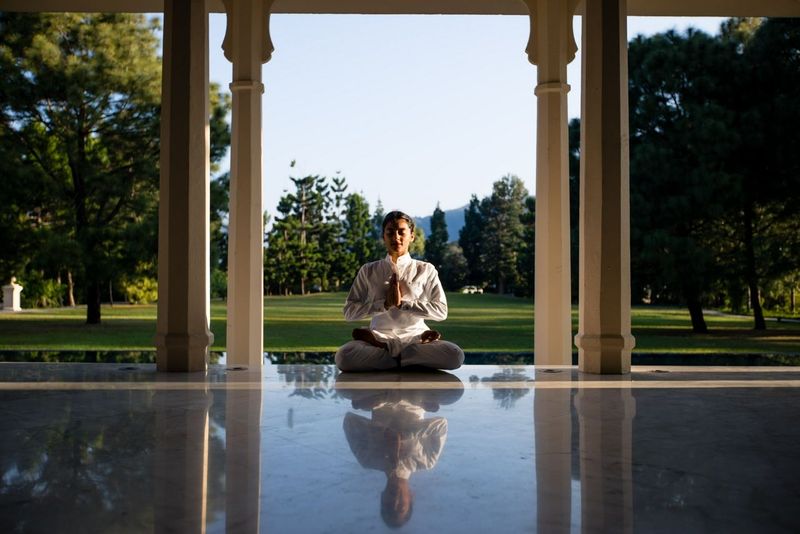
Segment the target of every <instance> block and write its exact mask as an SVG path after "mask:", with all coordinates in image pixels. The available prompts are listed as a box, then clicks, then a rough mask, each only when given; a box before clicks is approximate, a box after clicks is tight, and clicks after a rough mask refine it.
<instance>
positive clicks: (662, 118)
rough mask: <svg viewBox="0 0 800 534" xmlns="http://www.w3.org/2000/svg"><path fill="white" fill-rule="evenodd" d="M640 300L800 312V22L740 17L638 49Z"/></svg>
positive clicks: (635, 279) (634, 203) (644, 42)
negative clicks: (716, 29)
mask: <svg viewBox="0 0 800 534" xmlns="http://www.w3.org/2000/svg"><path fill="white" fill-rule="evenodd" d="M628 57H629V71H630V75H629V76H630V78H629V99H630V151H631V163H630V175H631V179H630V184H631V260H632V269H631V272H632V289H633V292H632V298H633V299H634V302H652V303H668V304H682V305H685V306H687V307H688V309H689V311H690V314H691V317H692V326H693V329H694V330H695V331H696V332H704V331H706V325H705V321H704V319H703V313H702V309H703V307H705V306H713V307H718V308H725V309H730V310H732V311H734V312H745V311H750V312H751V313H752V314H753V317H754V326H755V328H756V329H763V328H765V322H764V316H763V309H762V308H763V307H764V306H767V307H768V308H770V309H773V310H776V311H781V310H783V311H787V312H794V307H795V303H794V292H795V288H797V287H798V282H800V158H798V154H800V134H798V128H797V125H798V124H799V123H798V120H800V19H767V20H763V21H762V20H757V19H732V20H729V21H727V22H726V23H725V24H723V26H722V29H721V32H720V34H719V35H717V36H709V35H707V34H704V33H702V32H697V31H692V30H689V31H688V32H687V33H685V34H677V33H675V32H667V33H664V34H659V35H654V36H652V37H649V38H644V37H636V38H635V39H633V41H632V42H631V43H630V46H629V56H628Z"/></svg>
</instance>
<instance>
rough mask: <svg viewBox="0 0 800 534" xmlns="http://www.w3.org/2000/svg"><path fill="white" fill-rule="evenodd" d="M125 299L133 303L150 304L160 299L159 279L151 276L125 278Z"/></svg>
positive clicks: (123, 284)
mask: <svg viewBox="0 0 800 534" xmlns="http://www.w3.org/2000/svg"><path fill="white" fill-rule="evenodd" d="M122 288H123V290H124V291H125V300H127V301H128V302H129V303H131V304H150V303H153V302H155V301H156V300H158V281H157V280H155V279H154V278H150V277H149V276H137V277H135V278H131V279H129V280H123V282H122Z"/></svg>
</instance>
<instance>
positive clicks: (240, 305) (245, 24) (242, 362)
mask: <svg viewBox="0 0 800 534" xmlns="http://www.w3.org/2000/svg"><path fill="white" fill-rule="evenodd" d="M224 3H225V12H226V14H227V30H226V33H225V41H224V43H223V44H222V48H223V50H224V51H225V57H226V58H228V60H229V61H230V62H231V63H232V64H233V82H232V83H231V92H232V93H233V111H232V119H231V191H230V219H229V223H228V330H227V352H228V355H227V357H228V363H229V364H233V365H239V366H245V367H259V366H261V365H262V360H263V350H264V349H263V347H264V248H263V239H264V238H263V235H264V220H263V215H262V199H261V192H262V183H261V180H262V178H261V153H262V150H261V95H262V94H263V92H264V84H263V83H261V65H262V64H263V63H266V62H267V61H269V59H270V57H271V55H272V50H273V47H272V42H271V40H270V38H269V9H270V7H271V5H272V2H271V0H224Z"/></svg>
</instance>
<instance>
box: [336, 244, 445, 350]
mask: <svg viewBox="0 0 800 534" xmlns="http://www.w3.org/2000/svg"><path fill="white" fill-rule="evenodd" d="M394 273H397V278H398V280H399V281H400V292H401V293H402V295H403V296H402V301H401V302H400V306H399V307H393V308H390V309H389V310H387V309H386V308H384V303H385V301H386V290H387V288H388V287H389V281H390V279H391V278H392V274H394ZM370 316H371V317H372V321H371V322H370V329H371V330H372V332H373V333H374V334H375V337H377V338H378V339H380V340H381V341H383V342H385V343H387V344H388V345H389V352H390V353H391V355H392V356H397V355H398V354H400V351H401V350H403V348H405V347H407V346H408V345H410V344H411V343H418V342H419V340H420V335H421V334H422V333H423V332H425V331H426V330H428V326H427V325H426V324H425V319H430V320H432V321H443V320H445V319H446V318H447V298H446V297H445V295H444V290H443V289H442V283H441V282H440V281H439V274H438V273H437V272H436V268H435V267H434V266H433V265H432V264H430V263H426V262H424V261H419V260H415V259H413V258H412V257H411V256H410V255H409V254H403V255H402V256H400V257H399V258H397V265H395V264H394V263H393V262H392V258H391V256H389V255H387V256H386V258H384V259H382V260H378V261H373V262H371V263H367V264H365V265H363V266H362V267H361V269H360V270H359V271H358V274H357V275H356V279H355V281H354V282H353V287H351V288H350V293H349V294H348V295H347V302H346V303H345V305H344V317H345V319H346V320H347V321H357V320H359V319H363V318H364V317H370Z"/></svg>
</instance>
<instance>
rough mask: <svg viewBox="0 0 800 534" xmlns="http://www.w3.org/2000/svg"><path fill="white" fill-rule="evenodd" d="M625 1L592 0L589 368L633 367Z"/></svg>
mask: <svg viewBox="0 0 800 534" xmlns="http://www.w3.org/2000/svg"><path fill="white" fill-rule="evenodd" d="M626 10H627V6H626V1H625V0H587V1H586V3H585V6H584V17H583V39H582V41H583V43H582V50H583V64H582V69H583V70H582V72H583V75H582V79H583V90H582V92H581V195H580V196H581V210H580V244H581V249H580V297H579V299H580V311H579V315H580V324H579V327H578V335H577V336H575V344H576V345H577V346H578V349H579V351H578V354H579V366H580V369H581V371H585V372H589V373H601V374H625V373H629V372H630V369H631V350H632V349H633V346H634V339H633V336H632V335H631V304H630V302H631V294H630V293H631V288H630V207H629V203H630V200H629V186H628V164H629V161H628V48H627V28H626V17H627V11H626Z"/></svg>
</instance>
